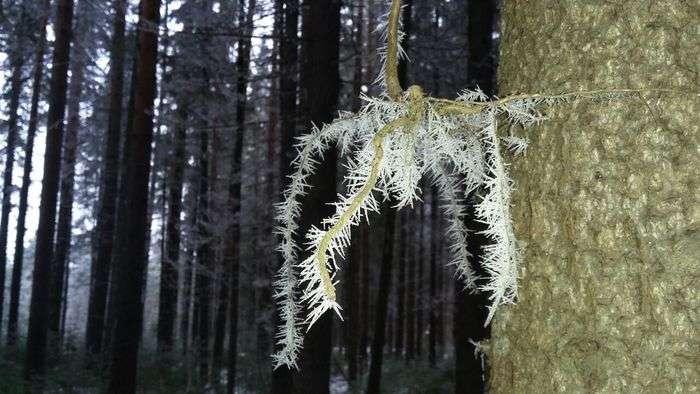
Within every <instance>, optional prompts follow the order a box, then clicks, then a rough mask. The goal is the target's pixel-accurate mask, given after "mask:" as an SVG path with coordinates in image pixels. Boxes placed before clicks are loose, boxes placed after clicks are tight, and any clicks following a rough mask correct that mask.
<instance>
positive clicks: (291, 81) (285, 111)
mask: <svg viewBox="0 0 700 394" xmlns="http://www.w3.org/2000/svg"><path fill="white" fill-rule="evenodd" d="M298 24H299V1H298V0H285V7H284V30H283V32H282V40H281V42H280V47H279V48H280V90H279V95H280V98H279V105H280V118H281V119H280V122H281V134H282V135H281V142H280V144H281V146H280V188H281V190H282V191H284V189H285V188H286V187H287V184H288V178H287V175H289V173H290V172H291V163H292V160H293V159H294V137H295V136H296V125H297V97H298V95H297V89H298V85H299V83H298V72H299V69H298V62H299V55H298V51H299V42H298V41H299V40H298V38H297V35H298V30H299V27H298ZM281 262H282V259H281V257H280V259H279V260H278V265H279V264H281ZM274 316H275V319H274V320H275V324H274V327H277V326H278V324H277V322H278V318H279V313H275V314H274ZM275 348H276V349H277V348H278V345H277V344H275ZM291 387H292V372H291V371H290V370H289V368H287V367H286V366H280V367H278V368H277V369H275V370H274V371H273V372H272V392H273V393H274V394H282V393H288V392H290V391H291Z"/></svg>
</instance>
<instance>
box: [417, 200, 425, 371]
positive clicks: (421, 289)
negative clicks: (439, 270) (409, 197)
mask: <svg viewBox="0 0 700 394" xmlns="http://www.w3.org/2000/svg"><path fill="white" fill-rule="evenodd" d="M418 210H419V211H420V215H419V220H418V229H417V231H418V259H417V264H418V272H417V273H416V274H417V276H416V358H418V359H419V360H420V358H421V356H422V355H423V332H424V331H425V327H424V324H423V311H424V310H425V305H424V304H425V303H424V299H425V286H424V285H423V283H424V280H425V279H424V278H425V277H424V273H423V266H424V265H425V264H423V254H424V253H423V252H424V248H423V234H424V233H425V203H423V204H420V205H419V207H418Z"/></svg>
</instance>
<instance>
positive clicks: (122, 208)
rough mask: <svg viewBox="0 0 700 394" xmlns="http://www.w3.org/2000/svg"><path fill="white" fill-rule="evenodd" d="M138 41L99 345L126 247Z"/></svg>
mask: <svg viewBox="0 0 700 394" xmlns="http://www.w3.org/2000/svg"><path fill="white" fill-rule="evenodd" d="M138 45H139V42H138V41H137V42H136V46H137V51H136V52H137V53H135V54H134V55H133V56H132V64H131V81H130V85H129V100H128V102H127V107H126V108H127V112H126V128H125V131H124V134H123V137H124V142H123V143H122V148H121V155H120V157H119V158H120V163H119V180H118V182H117V185H118V186H117V202H116V204H117V209H116V216H115V224H114V245H113V247H112V259H111V262H110V272H109V280H108V283H109V295H108V298H107V311H106V313H105V315H106V319H105V327H104V331H103V334H102V336H103V339H102V346H103V348H109V347H110V346H111V344H112V335H113V334H114V325H115V322H116V307H115V305H114V303H115V301H116V300H117V294H116V293H117V286H115V285H114V283H115V282H114V275H115V273H114V272H115V271H114V267H115V266H116V265H117V264H118V262H119V261H122V260H123V259H124V257H123V256H122V255H121V254H120V253H122V252H123V251H124V250H126V247H125V245H124V242H126V236H125V235H126V234H127V233H128V227H127V226H128V223H127V221H126V220H127V216H126V215H122V214H121V213H120V212H126V211H127V209H128V205H127V198H126V193H125V190H126V189H127V187H128V178H127V176H126V173H127V168H128V165H129V155H130V154H131V148H130V144H131V139H130V138H128V136H129V135H130V134H131V133H132V130H133V129H134V117H135V112H134V105H135V104H134V103H135V102H136V87H137V77H138V74H137V72H136V68H137V66H138V56H139V53H138Z"/></svg>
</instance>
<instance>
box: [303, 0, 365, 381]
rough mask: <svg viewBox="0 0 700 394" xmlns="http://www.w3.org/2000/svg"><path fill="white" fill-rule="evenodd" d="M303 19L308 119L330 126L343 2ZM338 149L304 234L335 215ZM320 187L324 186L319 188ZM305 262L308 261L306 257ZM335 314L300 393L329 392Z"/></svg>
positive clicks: (325, 168) (317, 341)
mask: <svg viewBox="0 0 700 394" xmlns="http://www.w3.org/2000/svg"><path fill="white" fill-rule="evenodd" d="M304 7H305V9H304V14H303V20H302V37H303V40H304V41H303V46H304V47H303V48H302V56H303V58H302V68H301V83H302V85H301V86H302V92H303V96H302V97H303V103H304V105H305V107H304V110H305V111H306V112H305V117H306V120H307V121H309V123H307V125H309V124H310V122H313V123H314V124H319V125H320V124H323V123H330V122H331V121H332V120H333V118H334V115H335V114H334V112H335V111H336V108H337V103H338V94H339V90H340V75H339V70H338V68H339V57H340V54H339V41H340V1H338V0H328V1H310V2H308V3H305V4H304ZM336 165H337V154H336V152H335V150H332V151H330V152H328V153H327V155H326V156H325V160H324V162H323V164H322V165H320V166H319V168H318V171H317V174H316V176H314V177H311V178H310V183H311V184H313V185H314V186H315V187H314V189H313V190H312V191H311V192H310V193H309V194H308V196H307V198H306V200H305V201H304V204H303V206H302V212H304V215H303V217H302V223H301V225H300V234H305V233H306V231H307V230H308V229H309V228H310V227H311V225H317V224H318V223H320V222H321V220H322V219H324V218H326V217H328V216H330V215H332V214H333V207H332V206H331V205H329V203H330V202H331V201H334V200H335V198H336V189H335V188H336ZM316 185H318V187H316ZM300 258H301V259H304V258H305V257H304V256H300ZM348 269H352V268H351V267H348ZM332 323H333V312H331V311H328V312H327V313H326V314H325V315H324V316H322V317H321V318H320V319H319V320H318V321H317V322H316V324H315V325H314V326H313V327H311V329H310V330H309V331H308V332H307V333H306V336H305V338H304V350H303V351H302V355H301V371H300V373H299V375H298V378H299V379H298V380H297V379H295V382H294V386H295V387H294V389H295V391H297V392H304V393H308V392H312V393H319V394H323V393H328V390H329V384H330V372H331V365H330V364H331V343H332V341H331V340H332V328H333V324H332Z"/></svg>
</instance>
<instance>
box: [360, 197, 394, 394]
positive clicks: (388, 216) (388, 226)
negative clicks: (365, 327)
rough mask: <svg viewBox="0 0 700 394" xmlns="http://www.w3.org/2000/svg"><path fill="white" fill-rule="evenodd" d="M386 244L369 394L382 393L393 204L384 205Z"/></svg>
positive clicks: (389, 282) (392, 234) (392, 240)
mask: <svg viewBox="0 0 700 394" xmlns="http://www.w3.org/2000/svg"><path fill="white" fill-rule="evenodd" d="M382 212H385V215H384V220H385V223H384V244H383V246H382V266H381V271H380V273H379V292H378V293H377V304H376V305H377V309H376V312H375V319H374V335H373V337H372V352H371V357H372V358H371V361H370V368H369V378H368V380H367V391H366V392H367V394H379V393H380V392H381V378H382V359H383V357H384V337H385V335H386V321H387V313H388V309H389V294H390V293H391V266H392V263H393V259H394V227H395V221H396V211H395V210H394V208H393V207H392V206H391V204H384V207H383V209H382Z"/></svg>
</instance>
